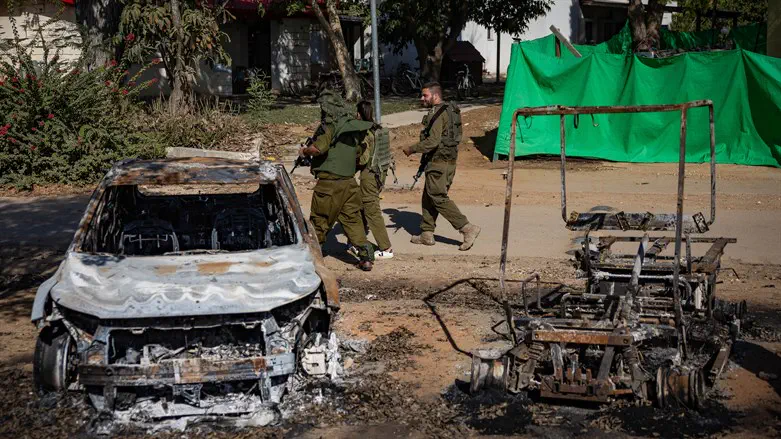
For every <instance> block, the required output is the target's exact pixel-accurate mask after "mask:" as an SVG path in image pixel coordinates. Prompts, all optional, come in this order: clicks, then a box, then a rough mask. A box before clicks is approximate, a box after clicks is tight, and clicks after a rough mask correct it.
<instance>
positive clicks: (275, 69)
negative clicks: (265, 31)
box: [271, 18, 324, 92]
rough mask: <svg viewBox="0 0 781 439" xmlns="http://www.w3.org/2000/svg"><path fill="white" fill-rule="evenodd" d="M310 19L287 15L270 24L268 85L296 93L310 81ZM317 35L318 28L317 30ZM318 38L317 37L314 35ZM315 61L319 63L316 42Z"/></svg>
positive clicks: (311, 37) (320, 53)
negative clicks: (286, 17)
mask: <svg viewBox="0 0 781 439" xmlns="http://www.w3.org/2000/svg"><path fill="white" fill-rule="evenodd" d="M312 28H313V26H312V20H311V19H308V18H289V19H283V20H279V21H273V22H272V23H271V43H272V48H271V87H272V89H274V90H278V91H281V92H296V91H298V90H301V89H303V88H305V87H306V86H308V85H309V84H310V83H311V72H312V66H311V63H312V61H313V59H312V54H313V51H312V50H311V46H312V44H311V43H312V39H313V36H312V33H313V29H312ZM316 33H317V34H318V35H319V29H318V30H317V31H316ZM314 38H315V41H316V42H317V41H319V39H320V37H319V36H318V37H314ZM314 54H315V58H314V60H315V61H316V62H317V63H320V62H322V60H323V57H324V54H323V53H322V48H321V47H320V46H319V45H318V46H317V47H316V50H315V51H314Z"/></svg>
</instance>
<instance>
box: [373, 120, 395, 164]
mask: <svg viewBox="0 0 781 439" xmlns="http://www.w3.org/2000/svg"><path fill="white" fill-rule="evenodd" d="M389 168H394V169H395V166H394V163H393V155H392V154H391V150H390V132H389V131H388V130H387V129H386V128H377V129H376V130H374V154H372V159H371V163H370V169H371V170H372V172H374V173H375V174H377V175H382V174H383V173H385V172H387V171H388V169H389Z"/></svg>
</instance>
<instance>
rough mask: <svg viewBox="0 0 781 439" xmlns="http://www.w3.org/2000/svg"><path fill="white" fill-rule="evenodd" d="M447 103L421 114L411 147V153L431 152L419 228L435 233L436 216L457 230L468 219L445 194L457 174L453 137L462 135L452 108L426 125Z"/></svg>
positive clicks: (456, 147)
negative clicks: (420, 126) (417, 140)
mask: <svg viewBox="0 0 781 439" xmlns="http://www.w3.org/2000/svg"><path fill="white" fill-rule="evenodd" d="M447 105H451V104H449V103H446V102H443V103H441V104H439V105H437V106H435V107H434V108H432V109H431V111H429V113H428V114H427V115H426V116H424V117H423V127H424V129H423V131H421V133H420V142H418V143H417V144H415V145H414V146H412V148H411V150H412V152H416V153H421V154H431V160H430V161H429V163H428V165H427V166H426V169H425V172H426V184H425V187H424V188H423V199H422V207H423V209H422V210H423V212H422V214H423V220H422V221H421V222H420V230H421V231H423V232H434V229H435V228H436V222H437V217H438V216H439V215H442V216H443V217H445V219H446V220H448V221H449V222H450V224H451V225H452V226H453V228H455V229H456V230H461V229H462V228H464V226H466V225H467V224H469V220H467V218H466V217H465V216H464V214H462V213H461V211H460V210H459V209H458V206H456V203H454V202H453V200H451V199H450V197H448V195H447V193H448V191H449V190H450V185H451V184H453V178H454V177H455V175H456V160H457V159H458V142H457V140H455V139H456V138H458V139H460V137H461V125H460V120H459V121H458V123H456V121H454V120H452V119H453V118H454V115H453V114H452V110H450V109H446V110H445V111H443V112H442V113H441V114H440V115H439V116H438V117H437V118H436V120H434V122H433V124H431V126H430V127H429V124H430V123H431V118H432V117H434V115H436V114H437V112H438V111H439V110H440V109H441V108H442V107H444V106H447ZM455 111H458V109H457V108H456V109H455Z"/></svg>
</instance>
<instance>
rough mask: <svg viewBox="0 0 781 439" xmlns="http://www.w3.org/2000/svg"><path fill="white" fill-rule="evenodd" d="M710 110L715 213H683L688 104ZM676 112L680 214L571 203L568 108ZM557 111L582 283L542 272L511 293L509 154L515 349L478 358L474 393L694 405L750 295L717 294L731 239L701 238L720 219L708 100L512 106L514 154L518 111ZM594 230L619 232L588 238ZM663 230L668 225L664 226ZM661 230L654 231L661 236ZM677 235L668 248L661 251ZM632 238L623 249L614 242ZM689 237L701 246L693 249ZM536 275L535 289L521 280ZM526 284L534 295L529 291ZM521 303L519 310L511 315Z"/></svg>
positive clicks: (568, 216)
mask: <svg viewBox="0 0 781 439" xmlns="http://www.w3.org/2000/svg"><path fill="white" fill-rule="evenodd" d="M697 107H706V108H707V109H708V110H709V112H710V113H709V114H710V151H711V157H710V158H711V160H710V173H711V191H710V204H711V210H710V218H709V219H707V220H706V219H705V217H704V215H703V214H702V213H695V214H694V215H684V211H683V201H684V182H685V154H686V130H687V112H688V111H689V110H690V109H692V108H697ZM673 111H677V112H680V114H681V137H680V139H681V140H680V158H679V163H678V198H677V212H676V213H675V214H652V213H647V212H643V213H625V212H617V211H610V210H608V209H600V210H596V211H590V212H587V213H577V212H572V213H568V210H567V190H566V146H565V118H566V116H569V115H572V116H573V117H574V118H577V117H579V115H594V114H614V113H638V112H673ZM551 115H557V116H559V118H560V136H561V215H562V218H563V220H564V222H565V224H566V227H567V229H568V230H571V231H581V232H583V233H584V234H585V237H584V238H583V240H582V248H581V249H580V250H579V251H577V252H576V254H575V261H576V264H577V269H578V274H579V275H580V276H581V277H583V278H585V280H586V286H585V288H584V289H575V288H569V289H568V288H554V289H546V290H545V291H544V292H543V289H542V288H541V285H540V277H539V276H538V275H533V276H531V277H529V278H528V279H525V280H523V281H522V282H521V302H522V303H515V304H513V305H514V306H511V304H510V303H509V301H508V296H509V294H508V281H507V279H506V278H505V267H506V262H507V243H508V236H509V233H510V209H511V207H512V184H513V161H512V160H510V161H509V165H508V170H507V192H506V201H505V217H504V234H503V240H502V256H501V267H500V271H501V273H500V283H501V288H502V293H503V304H504V308H505V313H506V320H507V325H508V328H510V336H511V337H512V341H513V347H512V349H510V350H509V351H508V352H506V354H505V355H504V356H502V357H501V358H498V359H497V358H480V357H479V356H474V357H473V364H472V382H471V387H472V390H473V391H478V390H480V389H481V388H484V387H498V388H502V389H506V390H507V391H510V392H514V393H518V392H533V393H534V394H536V395H538V396H539V397H540V398H552V399H563V400H573V401H589V402H598V403H604V402H610V401H613V400H615V399H617V398H621V397H626V398H637V399H641V400H646V401H652V402H655V403H656V404H657V405H658V406H661V407H665V406H667V405H670V404H683V405H685V406H687V407H697V406H698V405H699V403H700V399H701V398H702V397H703V394H704V392H705V388H706V386H707V385H708V384H709V383H712V382H713V380H715V379H716V378H717V377H718V375H719V374H720V373H721V372H722V370H723V369H724V366H725V365H726V363H727V361H728V358H729V354H730V349H731V345H732V341H733V340H734V338H735V337H736V336H737V334H738V332H739V330H740V320H741V318H742V317H743V315H744V314H745V303H742V304H739V305H730V304H727V303H722V302H720V301H719V300H718V299H717V298H716V277H717V275H718V272H719V267H720V259H721V256H722V254H723V253H724V248H725V246H726V245H727V244H729V243H734V242H735V239H731V238H706V237H702V236H694V235H702V234H704V233H706V232H708V229H709V227H710V226H711V225H712V224H713V222H714V221H715V217H716V205H715V201H716V162H715V134H714V125H713V103H712V102H710V101H695V102H687V103H683V104H676V105H652V106H631V107H627V106H613V107H565V106H552V107H535V108H521V109H518V110H517V111H516V112H515V114H514V116H513V121H512V137H511V144H510V151H509V154H510V157H514V156H515V154H514V153H515V142H516V125H517V120H518V118H519V117H520V116H524V117H531V116H551ZM599 231H621V232H626V233H625V234H623V235H622V236H601V237H599V238H594V237H592V236H590V234H591V233H593V232H599ZM662 232H674V236H672V237H670V236H665V235H664V234H663V233H662ZM656 235H659V236H656ZM671 243H674V254H673V255H671V256H665V255H664V254H663V251H664V250H665V248H666V247H668V245H669V244H671ZM622 244H623V245H631V246H634V245H637V247H636V249H637V250H636V252H631V253H622V252H621V251H620V250H616V249H615V247H617V246H619V245H622ZM693 246H698V247H699V246H705V247H706V249H705V251H704V254H701V255H695V254H694V253H695V252H694V250H693ZM533 281H536V288H535V289H534V290H533V291H532V290H531V288H527V287H529V286H531V285H533V284H531V283H532V282H533ZM529 293H532V294H529ZM516 310H519V311H518V313H516Z"/></svg>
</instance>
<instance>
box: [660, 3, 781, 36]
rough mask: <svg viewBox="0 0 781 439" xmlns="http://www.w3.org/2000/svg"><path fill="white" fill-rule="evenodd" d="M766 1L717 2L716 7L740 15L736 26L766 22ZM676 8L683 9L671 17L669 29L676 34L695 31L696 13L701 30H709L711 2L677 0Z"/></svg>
mask: <svg viewBox="0 0 781 439" xmlns="http://www.w3.org/2000/svg"><path fill="white" fill-rule="evenodd" d="M767 4H768V2H767V0H719V1H718V3H717V5H716V7H717V8H718V9H720V10H725V11H735V12H739V13H740V17H739V18H738V25H745V24H751V23H761V22H765V21H767ZM678 6H681V7H683V8H684V10H685V11H684V12H683V13H681V14H674V15H673V22H672V26H671V28H672V29H673V30H675V31H678V32H692V31H695V30H697V13H698V12H699V15H700V16H701V20H702V23H703V25H704V26H703V29H706V28H710V27H711V23H710V17H711V12H712V11H713V0H679V1H678Z"/></svg>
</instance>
